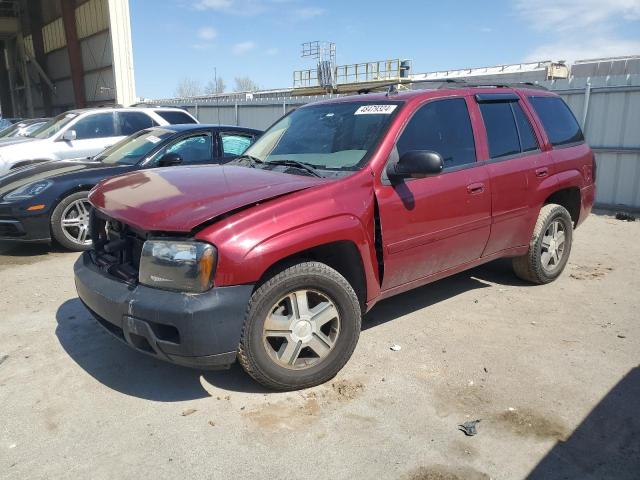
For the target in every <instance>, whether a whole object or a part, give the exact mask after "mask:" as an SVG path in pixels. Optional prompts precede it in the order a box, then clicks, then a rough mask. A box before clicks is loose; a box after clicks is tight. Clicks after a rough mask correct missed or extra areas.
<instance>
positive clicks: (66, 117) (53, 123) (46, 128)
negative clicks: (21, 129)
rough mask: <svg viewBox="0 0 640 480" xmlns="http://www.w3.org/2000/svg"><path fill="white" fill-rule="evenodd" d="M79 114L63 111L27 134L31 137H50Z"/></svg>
mask: <svg viewBox="0 0 640 480" xmlns="http://www.w3.org/2000/svg"><path fill="white" fill-rule="evenodd" d="M77 116H78V114H77V113H61V114H60V115H58V116H57V117H54V118H52V119H51V120H49V121H48V122H47V123H45V124H44V125H42V126H41V127H40V128H38V129H37V130H36V131H35V132H31V133H30V134H28V135H27V136H28V137H30V138H50V137H52V136H54V135H55V134H56V133H58V132H59V131H60V130H61V129H62V127H64V126H65V125H66V124H67V123H69V122H70V121H71V120H73V119H74V118H76V117H77Z"/></svg>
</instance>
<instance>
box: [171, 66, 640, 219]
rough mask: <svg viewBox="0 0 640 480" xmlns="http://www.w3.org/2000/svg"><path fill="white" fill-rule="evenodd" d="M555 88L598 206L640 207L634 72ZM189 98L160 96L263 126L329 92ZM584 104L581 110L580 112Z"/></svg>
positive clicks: (639, 86)
mask: <svg viewBox="0 0 640 480" xmlns="http://www.w3.org/2000/svg"><path fill="white" fill-rule="evenodd" d="M541 83H542V84H544V85H546V86H547V87H548V88H550V89H551V90H554V91H556V92H557V93H558V94H560V95H561V96H562V97H563V98H564V100H565V101H566V102H567V104H568V105H569V106H570V107H571V110H572V111H573V113H574V114H575V116H576V118H577V119H578V121H579V122H580V123H581V124H584V130H585V136H586V138H587V141H588V142H589V144H590V145H591V146H592V147H593V148H594V150H595V151H596V158H597V161H598V176H597V198H596V202H597V204H598V205H599V206H602V207H613V208H620V207H623V208H625V209H629V210H640V75H625V76H619V77H615V76H607V77H593V78H572V79H570V80H554V81H548V82H541ZM330 97H331V96H330V95H326V96H318V97H304V98H301V97H284V98H271V99H266V98H258V99H253V100H233V99H223V100H219V101H218V102H217V103H216V101H215V99H199V100H197V101H193V100H189V99H180V100H173V101H172V102H168V101H164V102H163V103H165V104H167V103H173V104H174V105H177V106H183V107H185V108H187V109H188V110H189V111H190V112H191V113H192V114H194V115H195V116H196V117H197V118H198V119H199V120H200V121H201V122H205V123H222V124H228V125H242V126H246V127H252V128H260V129H265V128H267V127H268V126H269V125H271V124H272V123H273V122H274V121H276V120H277V119H278V118H279V117H281V116H282V115H283V113H284V112H285V111H289V110H291V109H293V108H296V107H297V106H299V105H302V104H304V103H308V102H313V101H317V100H321V99H326V98H330ZM585 107H586V109H587V115H586V118H585Z"/></svg>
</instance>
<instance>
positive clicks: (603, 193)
mask: <svg viewBox="0 0 640 480" xmlns="http://www.w3.org/2000/svg"><path fill="white" fill-rule="evenodd" d="M549 87H550V88H551V89H553V90H555V91H557V93H559V94H560V95H561V96H562V97H563V98H564V100H565V101H566V102H567V104H568V105H569V106H570V107H571V110H572V111H573V113H574V114H575V116H576V118H578V121H580V122H581V123H583V124H584V125H583V128H584V132H585V137H586V138H587V141H588V142H589V145H591V147H592V148H593V149H594V151H595V152H596V159H597V162H598V176H597V179H596V183H597V196H596V202H597V204H598V205H599V206H603V207H611V208H619V207H620V206H623V207H625V208H627V209H633V210H638V209H640V75H624V76H605V77H592V78H574V79H572V80H571V81H566V80H565V81H555V82H549ZM585 107H586V109H587V112H586V116H585Z"/></svg>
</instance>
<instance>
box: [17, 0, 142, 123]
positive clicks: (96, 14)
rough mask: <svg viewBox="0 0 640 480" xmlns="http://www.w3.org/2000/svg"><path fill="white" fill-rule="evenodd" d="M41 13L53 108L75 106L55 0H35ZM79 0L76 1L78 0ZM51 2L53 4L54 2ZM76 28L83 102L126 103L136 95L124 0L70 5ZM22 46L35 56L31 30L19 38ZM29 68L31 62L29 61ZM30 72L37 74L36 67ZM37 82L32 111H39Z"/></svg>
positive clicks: (60, 21)
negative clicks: (73, 7) (53, 88)
mask: <svg viewBox="0 0 640 480" xmlns="http://www.w3.org/2000/svg"><path fill="white" fill-rule="evenodd" d="M40 1H41V2H42V6H43V9H44V11H45V12H44V15H43V16H44V17H45V18H46V19H48V23H46V24H45V25H44V26H43V28H42V35H43V41H44V52H45V54H46V59H45V62H46V64H45V67H46V71H47V75H48V77H49V78H50V79H51V81H52V82H53V83H54V84H55V87H56V89H55V92H53V94H52V107H53V113H54V114H55V113H60V112H63V111H65V110H68V109H70V108H73V107H74V103H75V99H74V95H73V86H72V81H71V70H70V66H69V59H68V53H67V49H66V45H67V42H66V37H65V31H64V24H63V21H62V18H59V15H60V8H59V7H60V5H59V2H54V1H50V0H40ZM78 3H80V2H78ZM54 7H55V8H54ZM75 18H76V29H77V34H78V39H79V40H80V49H81V55H82V65H83V70H84V90H85V96H86V101H87V105H88V106H92V105H101V104H109V103H114V102H115V103H121V104H123V105H130V104H132V103H134V102H135V101H136V95H135V82H134V76H133V58H132V46H131V26H130V21H129V4H128V0H87V1H84V2H83V3H80V5H78V6H77V8H76V9H75ZM24 44H25V50H26V51H27V53H28V54H29V55H30V57H32V58H33V57H34V56H35V55H34V51H33V39H32V36H31V35H27V36H25V38H24ZM31 68H32V69H33V67H31ZM32 74H33V75H32V78H34V79H38V78H39V76H38V74H37V72H35V70H34V71H33V72H32ZM42 88H46V87H44V86H43V85H41V84H33V85H32V96H33V104H34V110H35V111H34V114H35V116H39V115H42V114H43V111H44V110H43V102H42V96H41V95H40V93H39V92H40V90H41V89H42Z"/></svg>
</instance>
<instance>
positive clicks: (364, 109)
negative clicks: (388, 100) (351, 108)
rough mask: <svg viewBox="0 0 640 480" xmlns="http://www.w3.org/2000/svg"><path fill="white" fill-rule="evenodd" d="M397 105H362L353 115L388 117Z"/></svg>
mask: <svg viewBox="0 0 640 480" xmlns="http://www.w3.org/2000/svg"><path fill="white" fill-rule="evenodd" d="M396 107H397V105H363V106H361V107H360V108H359V109H358V110H356V112H355V113H354V115H390V114H391V113H392V112H393V111H394V110H395V109H396Z"/></svg>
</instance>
